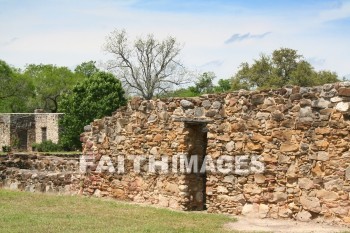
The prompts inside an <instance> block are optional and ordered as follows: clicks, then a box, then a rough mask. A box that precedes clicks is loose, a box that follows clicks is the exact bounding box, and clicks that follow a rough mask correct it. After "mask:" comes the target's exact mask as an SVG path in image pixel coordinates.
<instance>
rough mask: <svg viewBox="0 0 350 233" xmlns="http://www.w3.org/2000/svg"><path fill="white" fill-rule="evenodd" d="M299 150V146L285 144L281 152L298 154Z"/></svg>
mask: <svg viewBox="0 0 350 233" xmlns="http://www.w3.org/2000/svg"><path fill="white" fill-rule="evenodd" d="M298 150H299V145H298V144H291V143H283V144H282V145H281V147H280V151H281V152H296V151H298Z"/></svg>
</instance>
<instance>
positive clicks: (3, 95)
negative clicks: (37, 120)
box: [0, 60, 35, 112]
mask: <svg viewBox="0 0 350 233" xmlns="http://www.w3.org/2000/svg"><path fill="white" fill-rule="evenodd" d="M0 87H1V92H0V112H25V111H27V110H28V109H30V106H29V103H28V99H31V98H32V97H33V96H34V93H35V92H34V88H33V83H32V82H31V80H30V79H28V78H27V77H25V76H23V75H22V74H21V73H20V71H19V70H17V69H15V68H13V67H10V66H9V65H8V64H7V63H6V62H5V61H2V60H0Z"/></svg>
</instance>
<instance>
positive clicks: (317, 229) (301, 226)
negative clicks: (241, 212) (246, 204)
mask: <svg viewBox="0 0 350 233" xmlns="http://www.w3.org/2000/svg"><path fill="white" fill-rule="evenodd" d="M235 218H237V219H238V221H237V222H232V223H228V224H226V225H225V227H226V228H229V229H232V230H238V231H242V232H276V233H277V232H278V233H280V232H281V233H289V232H290V233H299V232H300V233H311V232H313V233H336V232H349V233H350V227H341V226H331V225H327V224H322V223H316V222H308V223H304V222H297V221H293V220H277V219H276V220H275V219H258V218H248V217H242V216H236V217H235Z"/></svg>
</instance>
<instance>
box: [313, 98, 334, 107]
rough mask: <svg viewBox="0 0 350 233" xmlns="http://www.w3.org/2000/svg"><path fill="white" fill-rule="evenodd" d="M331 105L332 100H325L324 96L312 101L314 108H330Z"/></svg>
mask: <svg viewBox="0 0 350 233" xmlns="http://www.w3.org/2000/svg"><path fill="white" fill-rule="evenodd" d="M329 105H330V102H329V101H328V100H325V99H323V98H320V99H318V100H314V101H312V104H311V106H312V107H314V108H328V107H329Z"/></svg>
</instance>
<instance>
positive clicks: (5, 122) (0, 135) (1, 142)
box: [0, 115, 10, 151]
mask: <svg viewBox="0 0 350 233" xmlns="http://www.w3.org/2000/svg"><path fill="white" fill-rule="evenodd" d="M8 145H10V115H0V151H1V150H2V147H3V146H8Z"/></svg>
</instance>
